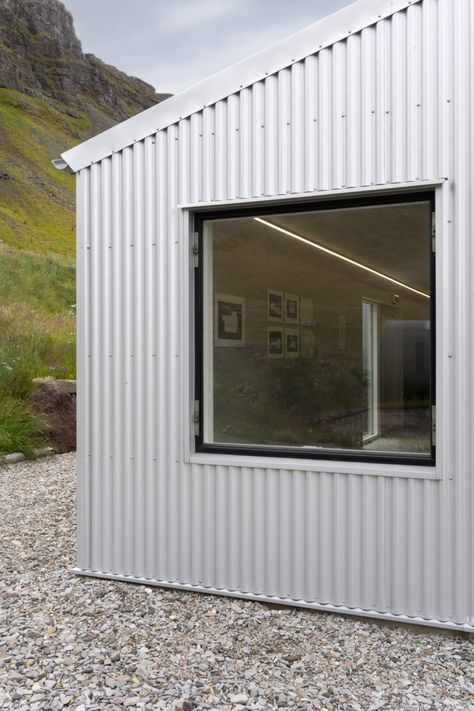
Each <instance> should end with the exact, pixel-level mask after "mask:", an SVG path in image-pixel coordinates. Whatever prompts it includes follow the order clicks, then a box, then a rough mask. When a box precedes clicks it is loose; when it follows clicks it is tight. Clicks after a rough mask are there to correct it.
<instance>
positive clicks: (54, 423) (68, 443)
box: [29, 382, 76, 454]
mask: <svg viewBox="0 0 474 711" xmlns="http://www.w3.org/2000/svg"><path fill="white" fill-rule="evenodd" d="M29 403H30V405H31V407H32V408H33V410H34V411H35V412H36V413H38V414H39V415H42V416H43V417H44V419H45V420H46V422H47V423H48V425H49V428H50V431H49V434H48V439H49V443H50V445H51V447H53V448H54V449H55V451H56V452H58V453H59V454H63V453H64V452H73V451H74V450H75V449H76V395H75V394H74V393H68V392H64V391H63V390H61V389H60V388H58V387H57V386H56V384H55V383H54V382H53V383H46V384H44V385H42V386H41V387H38V388H36V389H35V391H34V392H33V394H32V395H31V396H30V399H29Z"/></svg>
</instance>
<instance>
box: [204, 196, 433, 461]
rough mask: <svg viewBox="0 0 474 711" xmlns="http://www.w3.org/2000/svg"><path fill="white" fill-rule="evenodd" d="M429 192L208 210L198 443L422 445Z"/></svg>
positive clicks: (378, 448)
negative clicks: (312, 206)
mask: <svg viewBox="0 0 474 711" xmlns="http://www.w3.org/2000/svg"><path fill="white" fill-rule="evenodd" d="M430 220H431V205H430V203H429V202H425V201H421V202H416V203H414V202H408V203H397V204H389V205H382V206H380V205H377V206H370V207H357V208H347V209H331V210H324V211H304V212H299V213H295V212H293V213H288V214H275V215H262V216H260V217H257V218H255V217H236V218H230V219H214V220H208V221H206V223H205V228H204V252H205V261H204V265H205V266H204V319H203V320H204V413H205V431H204V441H205V442H209V443H228V444H239V445H242V444H246V445H256V446H258V445H266V446H274V447H305V448H317V449H320V448H324V449H331V450H357V451H372V452H400V453H412V454H424V455H427V454H429V453H430V451H431V336H430V313H431V302H430V293H431V274H430V240H429V234H430Z"/></svg>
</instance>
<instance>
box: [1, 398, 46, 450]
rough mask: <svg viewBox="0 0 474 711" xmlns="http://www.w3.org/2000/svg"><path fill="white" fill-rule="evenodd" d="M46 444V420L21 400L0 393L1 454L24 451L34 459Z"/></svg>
mask: <svg viewBox="0 0 474 711" xmlns="http://www.w3.org/2000/svg"><path fill="white" fill-rule="evenodd" d="M46 444H47V426H46V424H45V422H44V420H43V419H42V418H41V417H38V415H35V414H34V413H33V412H32V411H31V409H30V408H29V407H28V405H26V403H24V402H22V401H21V400H18V399H16V398H13V397H5V396H1V395H0V455H5V454H10V453H12V452H22V453H23V454H24V455H25V456H26V457H27V458H28V459H34V458H35V456H36V450H38V449H41V448H43V447H45V446H46Z"/></svg>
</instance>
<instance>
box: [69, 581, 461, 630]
mask: <svg viewBox="0 0 474 711" xmlns="http://www.w3.org/2000/svg"><path fill="white" fill-rule="evenodd" d="M72 572H73V573H75V574H76V575H80V576H83V577H90V578H99V579H101V580H116V581H118V582H122V583H135V584H138V585H147V586H148V587H150V586H154V587H161V588H169V589H175V590H183V591H186V592H195V593H205V594H208V595H218V596H221V597H233V598H240V599H242V600H252V601H253V602H266V603H270V604H274V605H275V604H276V605H288V606H290V607H303V608H306V609H310V610H317V611H318V612H332V613H336V614H343V615H353V616H355V617H367V618H371V619H376V620H382V621H383V620H385V621H386V622H402V623H404V624H412V625H421V626H423V627H436V628H439V629H444V630H455V631H457V632H467V633H474V625H471V624H468V623H467V622H466V623H465V624H456V623H455V622H446V621H443V620H436V619H424V618H422V617H410V616H409V615H396V614H393V613H389V612H378V611H377V610H363V609H361V608H358V607H346V606H345V605H331V604H329V603H324V604H323V603H318V602H310V601H307V600H297V599H293V598H283V597H278V596H276V595H265V594H256V593H251V592H241V591H239V590H227V589H225V588H213V587H205V586H204V585H192V584H191V583H178V582H169V581H167V580H155V579H154V578H142V577H135V576H133V575H120V574H116V573H104V572H100V571H92V570H84V569H82V568H73V570H72Z"/></svg>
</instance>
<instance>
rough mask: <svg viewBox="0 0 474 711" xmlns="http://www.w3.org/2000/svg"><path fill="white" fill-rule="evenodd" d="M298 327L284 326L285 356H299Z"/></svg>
mask: <svg viewBox="0 0 474 711" xmlns="http://www.w3.org/2000/svg"><path fill="white" fill-rule="evenodd" d="M300 338H301V336H300V329H299V328H285V358H299V357H300V349H301V343H300Z"/></svg>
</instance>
